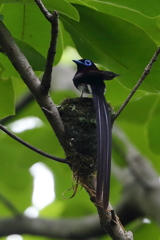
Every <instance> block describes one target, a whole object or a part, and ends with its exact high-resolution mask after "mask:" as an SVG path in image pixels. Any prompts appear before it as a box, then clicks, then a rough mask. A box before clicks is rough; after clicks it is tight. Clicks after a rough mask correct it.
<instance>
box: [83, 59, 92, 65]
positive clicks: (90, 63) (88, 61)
mask: <svg viewBox="0 0 160 240" xmlns="http://www.w3.org/2000/svg"><path fill="white" fill-rule="evenodd" d="M84 64H85V65H86V66H91V65H92V62H91V61H90V60H85V62H84Z"/></svg>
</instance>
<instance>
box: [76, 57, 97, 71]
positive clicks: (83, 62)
mask: <svg viewBox="0 0 160 240" xmlns="http://www.w3.org/2000/svg"><path fill="white" fill-rule="evenodd" d="M72 61H73V62H75V63H76V64H77V71H78V72H88V71H91V70H98V68H97V67H96V65H95V64H94V63H93V62H92V61H91V60H89V59H80V60H72Z"/></svg>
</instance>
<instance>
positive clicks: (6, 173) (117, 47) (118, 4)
mask: <svg viewBox="0 0 160 240" xmlns="http://www.w3.org/2000/svg"><path fill="white" fill-rule="evenodd" d="M43 3H44V5H45V6H46V7H47V8H48V9H49V10H51V11H52V10H54V9H56V10H57V11H58V12H59V13H60V21H59V22H60V24H59V27H60V30H59V38H58V45H57V54H56V59H55V65H57V64H58V63H59V62H60V59H61V57H62V54H63V51H64V49H65V48H66V47H67V46H72V47H75V48H76V49H77V51H78V52H79V54H80V55H81V57H82V58H89V59H92V61H94V62H96V63H98V64H100V65H101V66H103V67H105V68H107V69H108V70H110V71H113V72H115V73H117V74H120V75H121V76H120V77H119V78H118V80H114V81H110V82H108V83H107V93H106V96H107V100H109V101H110V102H111V103H112V105H113V106H114V108H115V110H117V109H118V108H119V107H120V105H121V104H122V102H123V101H124V100H125V98H126V96H127V95H128V94H129V92H130V90H131V89H132V88H133V86H134V85H135V83H136V82H137V80H138V79H139V78H140V76H141V74H142V72H143V70H144V68H145V67H146V65H147V64H148V62H149V61H150V59H151V57H152V56H153V53H154V52H155V50H156V49H157V46H158V45H159V44H160V31H159V28H160V16H159V15H160V6H159V5H160V2H159V1H158V0H154V1H151V0H150V1H147V2H146V1H142V0H141V1H128V0H119V1H116V0H112V1H110V2H108V1H106V0H102V1H98V0H97V1H96V0H95V1H93V0H84V1H81V0H63V1H62V0H61V1H59V0H53V1H50V0H44V1H43ZM2 19H3V21H4V23H5V25H6V27H7V28H8V29H9V30H10V32H11V34H12V36H13V37H14V38H15V39H16V42H17V44H18V46H19V47H20V49H21V51H22V52H23V53H24V54H25V56H26V57H27V58H28V60H29V62H30V64H31V65H32V67H33V69H34V71H37V74H40V73H41V72H42V71H43V70H44V66H45V58H46V53H47V50H48V46H49V41H50V25H49V23H48V22H47V21H46V19H45V18H44V16H43V15H42V14H41V12H40V11H39V8H38V7H37V6H36V5H35V3H34V1H33V0H18V1H16V0H0V20H2ZM71 59H72V56H68V61H71ZM159 65H160V59H158V61H157V62H156V63H155V64H154V66H153V69H152V71H151V73H150V75H149V76H148V77H147V78H146V79H145V81H144V83H143V84H142V85H141V87H140V90H139V91H138V92H137V93H136V94H135V96H134V97H133V99H132V101H131V103H130V104H129V105H128V106H127V107H126V109H125V110H124V111H123V113H122V114H121V115H120V117H119V118H118V120H117V122H118V124H119V125H120V126H121V127H122V129H123V130H124V131H125V132H126V133H127V135H128V136H129V138H130V140H131V141H132V143H133V144H134V145H135V146H136V147H137V148H138V149H139V150H140V152H141V153H142V154H144V155H146V156H147V157H148V158H149V159H150V160H151V161H152V165H153V166H154V168H155V169H156V171H157V172H160V164H159V155H160V148H159V141H160V130H159V129H160V128H159V122H160V111H159V106H160V99H159V91H160V81H159V76H160V68H159ZM103 67H102V68H103ZM26 91H27V88H26V86H25V85H24V83H23V82H22V81H21V78H20V76H19V75H18V73H17V72H16V70H15V69H14V68H13V66H12V65H11V63H10V62H9V60H8V59H7V57H6V56H5V55H3V54H0V103H1V111H0V118H1V119H2V118H4V117H6V116H9V115H13V114H15V109H14V105H15V102H16V101H17V100H18V99H20V98H21V97H22V96H23V94H25V93H26ZM52 96H53V100H54V102H55V103H56V104H59V103H60V101H61V100H62V99H64V98H66V96H71V97H72V96H75V94H74V93H72V92H68V91H57V92H54V93H52ZM27 116H36V117H39V118H40V119H41V120H42V121H43V123H44V125H43V126H42V127H40V128H37V129H32V130H28V131H25V132H23V133H20V134H17V135H19V136H20V137H21V138H23V139H24V140H26V141H27V142H30V144H32V145H34V146H36V147H38V148H40V149H42V150H44V151H46V152H49V153H52V154H53V155H56V156H59V157H63V151H62V149H61V147H60V145H59V143H58V141H57V139H56V137H55V136H54V135H53V134H52V131H51V129H50V126H49V125H48V124H47V120H46V119H45V117H44V116H43V113H42V112H41V110H40V109H39V108H38V106H37V104H36V103H35V102H34V103H32V104H31V105H29V106H28V107H27V108H26V109H24V111H21V112H20V114H19V115H18V116H15V117H14V121H15V120H16V119H21V118H24V117H27ZM133 129H134V131H133ZM0 140H1V144H0V153H1V161H0V189H1V192H2V193H3V194H4V195H5V196H6V197H7V198H8V199H9V200H10V201H11V202H12V203H13V204H14V205H15V206H17V207H18V208H19V210H20V211H22V212H23V211H24V210H25V209H26V208H27V207H28V206H30V205H31V204H32V203H31V198H32V177H31V175H30V173H29V168H30V167H31V166H32V165H33V164H34V163H36V162H43V163H45V164H46V165H47V166H48V167H49V168H50V169H51V170H52V171H53V173H54V178H55V184H56V200H55V202H54V203H52V204H51V205H49V206H48V207H46V209H43V211H42V212H41V213H40V215H41V216H49V217H53V216H54V215H52V216H50V213H51V212H53V208H54V207H55V206H57V205H58V204H59V203H60V206H61V208H62V210H61V211H57V213H56V214H57V215H56V214H55V216H54V217H61V216H67V217H73V216H76V217H77V216H83V215H84V214H91V213H94V212H95V209H94V207H93V206H92V205H91V203H90V201H89V199H88V196H87V194H86V193H85V191H84V190H81V191H79V192H78V193H77V195H76V196H75V197H74V198H73V199H71V200H62V199H61V196H62V193H63V192H64V191H65V190H66V189H69V188H70V187H71V184H72V177H71V172H70V170H69V168H68V167H67V166H64V164H63V165H62V164H60V163H56V162H52V161H50V160H47V159H44V157H42V156H39V155H37V154H35V153H33V152H32V151H30V150H28V149H26V148H25V147H23V146H21V145H20V144H19V143H17V142H15V141H14V140H12V139H9V137H8V136H6V135H5V134H4V133H0ZM123 164H124V163H123ZM119 165H120V163H119ZM120 189H121V186H120V184H119V183H118V181H117V180H116V179H115V178H114V177H112V180H111V203H112V204H116V203H118V201H119V198H120V195H121V193H120ZM71 194H72V193H71ZM77 204H78V208H77ZM47 214H48V215H47ZM9 215H11V213H10V212H9V211H8V209H7V208H6V207H4V206H3V205H2V204H0V217H4V216H9ZM144 228H145V234H146V236H147V239H153V237H149V236H150V232H151V231H152V230H151V229H152V228H153V229H154V231H155V232H157V235H156V236H154V239H158V231H157V227H156V225H155V224H154V223H152V227H150V228H146V227H145V226H144ZM155 229H156V230H155ZM143 231H144V230H142V228H141V227H139V228H137V229H136V231H135V232H136V238H135V239H143V237H141V236H143V234H144V233H143ZM141 234H142V235H141ZM156 237H157V238H156Z"/></svg>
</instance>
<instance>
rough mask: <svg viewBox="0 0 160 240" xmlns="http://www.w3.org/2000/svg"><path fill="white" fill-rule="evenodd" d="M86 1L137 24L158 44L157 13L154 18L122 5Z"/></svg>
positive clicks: (104, 11) (103, 10) (159, 32)
mask: <svg viewBox="0 0 160 240" xmlns="http://www.w3.org/2000/svg"><path fill="white" fill-rule="evenodd" d="M87 3H88V4H92V6H93V7H95V8H96V9H97V10H98V11H100V12H103V13H107V14H109V15H113V16H117V17H120V18H122V19H125V20H127V21H129V22H131V23H133V24H135V25H137V26H139V27H140V28H142V29H144V30H145V31H146V33H148V34H149V35H150V36H151V37H152V38H153V39H154V41H155V42H156V43H157V44H158V45H159V44H160V31H159V26H160V17H159V15H158V16H157V17H155V18H149V17H147V16H145V15H143V14H141V13H140V12H137V11H134V10H133V9H131V8H125V7H124V6H122V5H117V4H113V3H111V2H105V1H101V2H99V1H92V0H87ZM151 4H152V3H151ZM151 9H152V8H151Z"/></svg>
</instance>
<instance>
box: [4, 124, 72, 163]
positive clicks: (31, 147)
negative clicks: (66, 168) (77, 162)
mask: <svg viewBox="0 0 160 240" xmlns="http://www.w3.org/2000/svg"><path fill="white" fill-rule="evenodd" d="M0 129H1V130H2V131H3V132H5V133H6V134H7V135H8V136H10V137H11V138H13V139H14V140H16V141H17V142H19V143H21V144H22V145H24V146H25V147H27V148H29V149H31V150H32V151H34V152H36V153H38V154H40V155H42V156H44V157H47V158H50V159H52V160H55V161H57V162H61V163H67V164H69V163H68V162H67V161H66V160H65V159H64V158H59V157H55V156H53V155H51V154H49V153H46V152H43V151H42V150H40V149H38V148H36V147H34V146H32V145H30V144H29V143H27V142H25V141H24V140H22V139H21V138H19V137H17V136H16V135H14V134H13V133H11V132H10V131H8V130H7V129H6V128H5V127H4V126H2V125H1V124H0Z"/></svg>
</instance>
